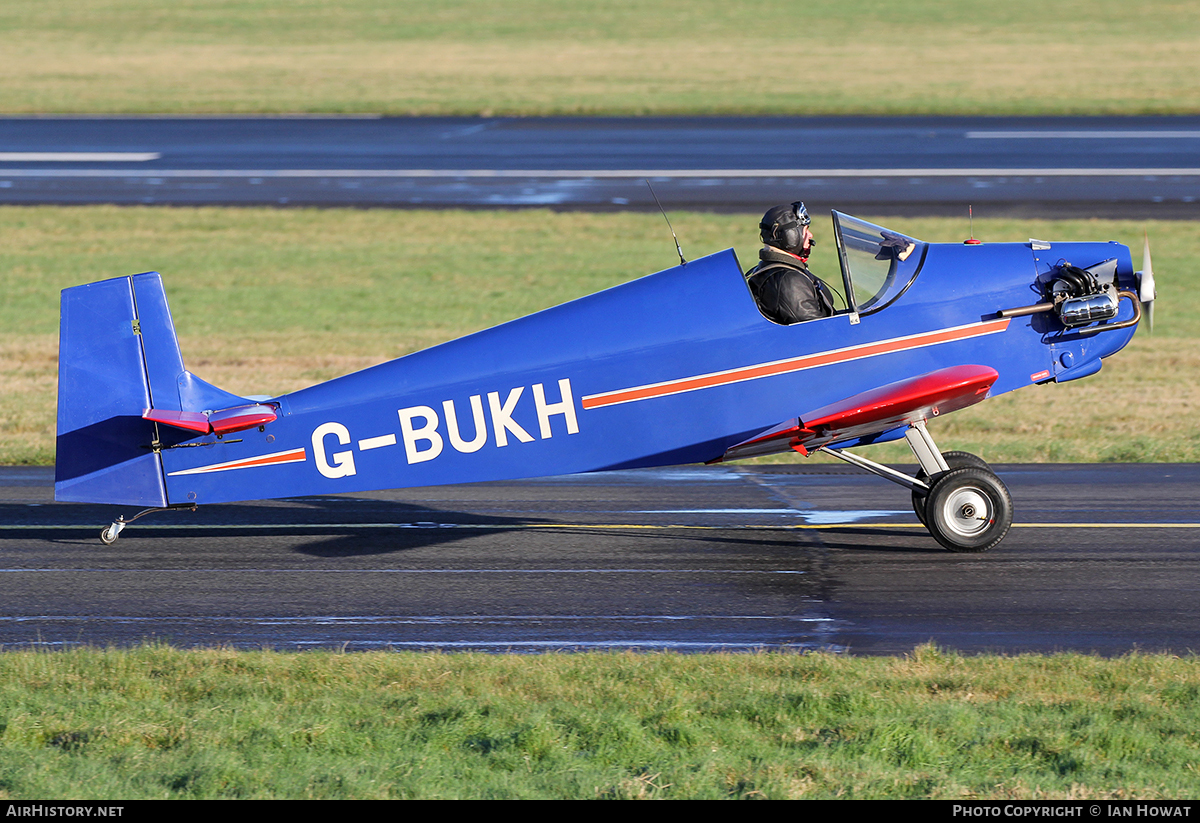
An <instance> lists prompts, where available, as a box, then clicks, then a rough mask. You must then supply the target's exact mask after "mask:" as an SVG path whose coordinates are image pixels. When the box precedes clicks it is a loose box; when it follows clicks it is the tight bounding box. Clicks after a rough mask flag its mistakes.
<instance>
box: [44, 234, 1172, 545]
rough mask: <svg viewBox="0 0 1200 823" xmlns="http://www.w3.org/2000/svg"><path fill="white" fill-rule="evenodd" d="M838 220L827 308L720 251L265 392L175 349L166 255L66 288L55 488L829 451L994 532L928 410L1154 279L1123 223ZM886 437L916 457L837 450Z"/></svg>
mask: <svg viewBox="0 0 1200 823" xmlns="http://www.w3.org/2000/svg"><path fill="white" fill-rule="evenodd" d="M834 233H835V239H836V241H837V244H838V252H839V259H840V261H841V267H842V271H841V277H840V278H839V279H840V290H841V292H842V293H843V294H844V295H845V299H844V300H843V303H844V304H845V308H844V309H843V310H841V311H838V312H837V313H835V314H834V315H833V316H830V317H824V318H821V319H817V320H810V321H808V322H803V323H797V324H795V325H791V326H781V325H777V324H775V323H773V322H771V321H770V320H768V319H767V318H766V317H764V316H763V314H762V312H760V311H759V309H758V307H757V306H756V305H755V302H754V298H753V297H752V296H751V294H750V292H749V290H748V288H747V286H746V282H745V279H744V277H743V274H742V270H741V267H740V266H739V264H738V261H737V259H736V258H735V256H734V255H733V253H732V252H731V251H725V252H721V253H718V254H714V255H711V256H709V257H705V258H701V259H699V260H694V261H691V262H689V263H687V264H685V265H681V266H676V267H674V268H671V269H667V270H665V271H661V272H659V273H657V274H653V275H649V276H647V277H643V278H641V279H639V280H634V281H632V282H629V283H626V284H624V285H621V286H617V287H615V288H612V289H608V290H606V291H603V292H599V293H597V294H594V295H591V296H589V297H584V298H581V299H579V300H575V301H573V302H571V303H567V304H564V305H562V306H558V307H556V308H552V309H548V310H546V311H542V312H539V313H537V314H534V315H530V316H529V317H525V318H521V319H519V320H514V321H512V322H509V323H505V324H504V325H501V326H497V327H496V328H493V329H489V330H487V331H483V332H479V333H477V334H474V335H471V336H468V337H465V338H462V339H460V340H455V341H451V342H449V343H445V344H443V345H440V346H436V347H434V348H432V349H427V350H425V351H422V352H417V353H415V354H412V355H409V356H407V357H402V358H400V359H398V360H394V361H392V362H390V363H384V364H382V365H380V366H376V367H374V368H371V369H366V370H365V371H361V372H357V373H355V374H351V375H347V376H345V377H341V378H337V379H335V380H332V381H329V382H328V383H323V384H320V385H317V386H312V387H310V388H307V389H302V390H300V391H297V392H293V393H291V394H288V395H283V396H280V397H272V398H264V399H260V398H250V397H240V396H237V395H234V394H230V393H229V392H225V391H222V390H221V389H219V388H217V387H215V386H212V385H210V384H208V383H205V382H204V381H203V380H200V379H199V378H197V377H196V376H195V375H193V374H192V373H191V372H189V371H187V370H186V369H185V368H184V365H183V359H182V356H181V354H180V352H179V345H178V342H177V340H176V337H175V331H174V326H173V324H172V321H171V316H170V313H169V311H168V308H167V302H166V296H165V293H164V291H163V286H162V280H161V278H160V277H159V275H158V274H156V273H153V272H151V273H147V274H139V275H134V276H132V277H121V278H116V279H114V280H106V281H102V282H99V283H91V284H87V285H83V286H76V287H74V288H70V289H66V290H65V291H64V292H63V298H62V322H61V341H60V368H59V407H58V441H57V445H58V457H57V465H56V478H55V496H56V498H57V499H58V500H72V501H83V502H103V503H113V504H121V505H130V506H145V507H148V509H149V510H152V509H158V508H171V507H185V506H187V507H192V506H195V505H197V504H203V503H217V502H228V501H234V500H252V499H262V498H270V497H292V496H299V495H317V494H334V493H338V492H357V491H364V490H369V489H381V488H402V487H409V486H427V485H438V484H446V483H463V482H470V481H482V480H498V479H513V478H521V477H535V476H544V475H554V474H567V473H573V472H590V471H603V470H606V469H621V468H634V467H641V466H661V465H670V464H678V463H700V462H717V461H720V460H731V459H736V458H741V457H749V456H755V455H760V454H771V453H778V452H783V451H787V450H796V451H799V452H801V453H805V454H807V453H809V452H811V451H824V452H826V453H828V454H831V455H834V456H837V457H839V458H841V459H843V460H847V461H849V462H852V463H854V464H855V465H858V466H860V467H862V468H864V469H866V470H867V471H870V472H873V473H875V474H877V475H879V476H881V477H884V478H886V479H889V480H892V481H894V482H897V483H900V484H902V485H904V486H906V487H907V488H910V489H911V490H912V494H913V505H914V511H915V512H916V514H917V516H918V518H919V519H920V520H921V521H922V522H923V523H925V524H926V525H927V526H928V528H929V530H930V532H931V533H932V534H933V536H934V537H935V538H936V539H937V540H938V541H939V542H940V543H941V544H942V545H943V546H946V547H947V548H949V549H952V550H955V551H982V550H984V549H987V548H990V547H991V546H994V545H995V544H996V543H998V542H999V541H1000V540H1001V539H1002V538H1003V536H1004V534H1005V533H1006V532H1007V530H1008V527H1009V524H1010V523H1011V518H1012V503H1011V500H1010V498H1009V496H1008V492H1007V490H1006V489H1005V488H1004V484H1003V483H1002V482H1001V481H1000V480H999V479H998V478H997V477H996V475H995V474H994V473H993V472H992V471H991V469H990V468H988V467H987V464H986V463H984V462H983V461H982V460H980V459H979V458H976V457H973V456H971V455H963V453H960V452H947V453H945V454H942V453H940V452H939V451H938V449H937V447H936V445H935V444H934V443H933V440H932V438H931V437H930V435H929V433H928V431H927V430H926V428H925V422H926V421H927V420H929V419H932V418H935V417H937V416H939V415H942V414H946V413H949V412H952V411H955V410H958V409H961V408H964V407H966V406H969V405H972V404H974V403H978V402H980V401H982V400H983V399H985V398H986V397H990V396H994V395H997V394H1002V393H1004V392H1008V391H1012V390H1014V389H1018V388H1021V387H1023V386H1028V385H1031V384H1035V383H1044V382H1049V381H1058V382H1062V381H1065V380H1073V379H1076V378H1079V377H1083V376H1086V375H1088V374H1092V373H1094V372H1095V371H1097V370H1098V369H1099V366H1100V361H1101V359H1102V358H1104V357H1107V356H1109V355H1111V354H1114V353H1115V352H1117V351H1118V350H1120V349H1121V348H1122V347H1123V346H1124V345H1125V344H1126V343H1128V341H1129V339H1130V338H1131V337H1132V335H1133V333H1134V330H1135V326H1136V324H1137V321H1138V319H1139V318H1140V316H1141V305H1140V304H1139V298H1138V293H1139V292H1140V296H1141V298H1142V300H1141V302H1142V303H1145V302H1146V295H1147V294H1149V295H1150V297H1149V299H1150V300H1152V299H1153V283H1152V282H1151V281H1150V280H1149V279H1148V278H1147V280H1146V281H1145V282H1143V281H1142V278H1141V276H1140V273H1135V272H1134V271H1133V269H1132V264H1131V262H1130V256H1129V250H1128V249H1127V248H1125V247H1124V246H1120V245H1117V244H1114V243H1067V244H1048V243H1042V242H1040V241H1031V242H1030V243H1005V244H981V245H958V244H928V243H923V242H921V241H919V240H915V239H912V238H907V237H904V236H903V235H899V234H897V233H896V232H892V231H890V230H887V229H883V228H881V227H879V226H873V225H872V224H870V223H867V222H865V221H862V220H858V219H857V218H853V217H850V216H848V215H844V214H839V213H837V212H835V213H834ZM1147 283H1149V285H1147ZM780 421H783V422H782V423H781V422H780ZM900 437H903V438H905V439H906V440H907V441H908V443H909V445H910V446H911V447H912V449H913V452H914V454H915V455H916V457H917V460H918V462H919V464H920V471H919V472H918V473H917V475H916V476H912V475H909V474H905V473H903V472H898V471H896V470H895V469H891V468H889V467H886V466H881V465H879V464H877V463H874V462H872V461H870V460H867V459H866V458H863V457H862V456H861V455H859V454H858V453H857V452H852V451H850V449H852V448H854V447H856V446H861V445H866V444H869V443H875V442H883V441H886V440H894V439H897V438H900ZM139 516H140V515H139ZM127 522H129V521H126V520H123V519H120V518H118V520H116V521H114V523H113V525H112V526H110V527H109V528H108V529H106V530H105V531H104V534H103V535H102V537H103V539H104V540H105V541H106V542H111V541H112V540H115V539H116V536H117V534H118V533H119V532H120V530H121V529H122V528H123V527H124V525H125V524H126V523H127Z"/></svg>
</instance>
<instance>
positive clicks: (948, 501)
mask: <svg viewBox="0 0 1200 823" xmlns="http://www.w3.org/2000/svg"><path fill="white" fill-rule="evenodd" d="M925 517H926V519H927V522H926V524H925V525H926V527H927V528H928V529H929V533H930V534H932V535H933V539H934V540H936V541H937V542H939V543H941V544H942V545H943V546H945V547H946V548H947V549H949V550H950V551H952V552H985V551H987V550H988V549H990V548H992V547H993V546H995V545H996V544H997V543H999V542H1000V541H1001V540H1003V539H1004V535H1006V534H1008V530H1009V528H1010V527H1011V526H1012V498H1011V497H1010V496H1009V494H1008V489H1007V488H1005V486H1004V483H1002V482H1001V481H1000V478H998V477H997V476H996V475H994V474H993V473H992V472H991V471H990V470H988V469H981V468H977V467H974V466H967V467H965V468H959V469H951V470H950V471H948V472H945V473H943V474H942V475H941V476H940V477H938V479H937V480H935V481H934V483H933V487H932V488H931V489H930V490H929V496H928V497H927V498H926V500H925Z"/></svg>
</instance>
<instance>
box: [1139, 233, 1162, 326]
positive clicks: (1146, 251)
mask: <svg viewBox="0 0 1200 823" xmlns="http://www.w3.org/2000/svg"><path fill="white" fill-rule="evenodd" d="M1142 237H1143V241H1144V242H1143V245H1142V270H1141V271H1140V272H1138V274H1139V275H1140V283H1139V286H1138V300H1140V301H1141V302H1142V309H1143V310H1144V311H1145V313H1146V320H1147V324H1148V326H1149V327H1150V331H1151V332H1152V333H1153V331H1154V298H1155V297H1157V296H1158V290H1157V289H1155V287H1154V265H1153V263H1151V262H1150V234H1149V233H1148V232H1147V233H1144V234H1143V235H1142Z"/></svg>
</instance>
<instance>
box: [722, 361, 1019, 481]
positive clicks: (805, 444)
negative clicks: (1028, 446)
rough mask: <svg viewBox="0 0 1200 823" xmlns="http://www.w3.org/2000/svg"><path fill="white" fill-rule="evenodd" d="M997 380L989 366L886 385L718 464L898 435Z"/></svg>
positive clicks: (977, 397)
mask: <svg viewBox="0 0 1200 823" xmlns="http://www.w3.org/2000/svg"><path fill="white" fill-rule="evenodd" d="M998 377H999V375H998V374H997V372H996V370H995V369H993V368H991V367H990V366H974V365H966V366H951V367H949V368H945V369H938V370H937V371H933V372H929V373H928V374H922V375H920V376H918V377H912V378H909V379H907V380H899V381H897V382H895V383H888V384H887V385H885V386H880V387H879V388H877V389H871V390H870V391H865V392H862V393H860V394H856V395H854V396H853V397H848V398H846V399H845V400H840V401H838V402H837V403H831V404H830V405H828V406H823V407H821V408H819V409H814V410H813V411H811V412H809V413H808V414H805V415H802V416H800V417H796V418H793V419H791V420H787V421H784V422H783V423H780V424H779V425H778V426H775V427H774V428H771V429H768V430H767V431H765V432H762V433H761V434H759V435H757V436H755V437H753V438H751V439H750V440H746V441H744V442H742V443H739V444H737V445H736V446H732V447H731V448H729V449H728V450H727V451H726V452H725V454H724V455H722V456H721V458H720V460H721V461H724V460H735V459H738V458H743V457H758V456H761V455H766V454H779V453H780V452H785V451H788V450H793V449H794V450H795V451H799V452H801V453H802V454H804V453H807V451H808V450H809V449H815V448H819V447H820V446H826V445H829V444H831V443H835V442H839V441H840V442H844V441H849V440H858V439H860V438H864V437H869V436H871V435H876V434H881V433H883V432H887V431H891V430H893V429H900V428H902V427H905V426H908V425H911V424H912V423H916V422H918V421H920V420H926V419H928V418H930V417H936V416H937V415H939V414H945V413H947V412H952V411H958V410H959V409H964V408H966V407H967V406H972V405H974V404H976V403H978V402H980V401H981V400H983V399H984V398H986V397H987V394H988V390H989V389H990V388H991V387H992V384H993V383H995V382H996V379H997V378H998ZM714 462H720V461H714Z"/></svg>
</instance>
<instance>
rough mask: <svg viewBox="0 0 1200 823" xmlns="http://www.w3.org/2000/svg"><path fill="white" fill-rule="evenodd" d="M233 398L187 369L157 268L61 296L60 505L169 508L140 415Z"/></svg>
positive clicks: (151, 438) (152, 430) (152, 438)
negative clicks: (66, 501) (67, 503)
mask: <svg viewBox="0 0 1200 823" xmlns="http://www.w3.org/2000/svg"><path fill="white" fill-rule="evenodd" d="M235 402H242V403H245V402H247V401H245V400H243V399H242V398H238V397H237V396H236V395H232V394H229V393H228V392H224V391H222V390H220V389H218V388H216V387H215V386H211V385H209V384H208V383H205V382H204V381H203V380H200V379H199V378H197V377H195V376H194V375H192V374H191V373H190V372H188V371H187V370H185V369H184V367H183V357H182V356H181V355H180V352H179V341H178V339H177V338H176V336H175V325H174V323H173V322H172V321H171V312H170V309H169V308H168V306H167V296H166V292H165V291H164V290H163V284H162V278H161V277H160V276H159V274H158V272H146V273H145V274H135V275H133V276H131V277H118V278H115V279H112V280H103V281H101V282H99V283H88V284H86V285H83V286H75V287H73V288H69V289H64V290H63V293H62V314H61V317H60V325H59V349H58V437H57V443H56V448H57V455H56V458H55V477H54V497H55V499H56V500H69V501H76V502H85V503H116V504H126V505H137V506H166V505H168V502H169V501H168V499H167V491H166V485H165V483H164V479H163V470H162V461H161V459H160V457H159V454H158V452H157V451H155V449H154V444H155V443H156V442H157V440H158V436H157V435H158V433H157V429H156V427H155V426H156V424H155V423H153V422H152V421H150V420H146V419H143V417H142V415H143V413H144V412H145V411H146V410H147V409H163V410H172V411H180V410H186V409H187V408H188V407H190V406H193V405H199V408H201V409H204V408H222V407H224V406H228V405H232V404H233V403H235ZM206 404H211V405H206Z"/></svg>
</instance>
